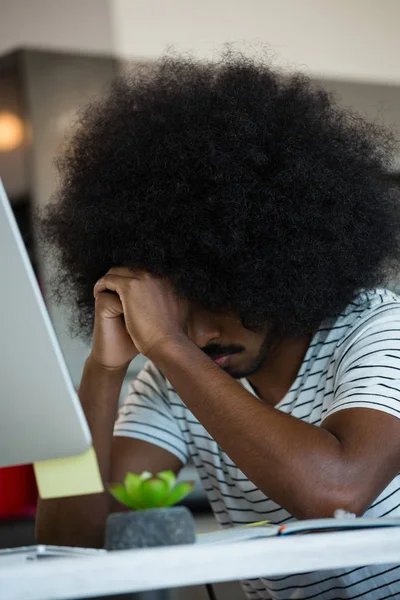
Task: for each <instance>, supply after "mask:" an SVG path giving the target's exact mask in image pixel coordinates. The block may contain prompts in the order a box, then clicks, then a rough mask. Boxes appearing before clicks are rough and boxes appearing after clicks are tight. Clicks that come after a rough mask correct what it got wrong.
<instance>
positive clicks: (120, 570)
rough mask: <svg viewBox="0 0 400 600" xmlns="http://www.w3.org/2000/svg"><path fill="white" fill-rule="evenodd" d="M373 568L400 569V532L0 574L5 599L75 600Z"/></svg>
mask: <svg viewBox="0 0 400 600" xmlns="http://www.w3.org/2000/svg"><path fill="white" fill-rule="evenodd" d="M373 563H381V564H382V563H383V564H384V563H389V564H390V563H400V528H399V529H394V528H393V529H390V528H388V529H376V530H370V531H352V532H340V533H328V534H327V533H324V534H313V535H307V536H299V535H297V536H293V537H290V536H288V537H281V538H269V539H263V540H254V541H247V542H240V543H237V544H224V545H214V546H206V545H198V546H196V545H193V546H175V547H169V548H156V549H148V550H129V551H125V552H113V553H110V554H107V555H99V556H96V557H89V558H68V559H64V558H63V559H49V560H43V561H39V562H34V563H26V562H24V563H23V564H21V562H19V563H18V564H15V565H12V566H8V567H5V568H2V569H0V598H1V600H21V599H23V600H71V599H74V598H85V597H90V596H101V595H110V594H122V593H129V592H139V591H144V590H151V589H161V588H174V587H180V586H188V585H198V584H203V583H207V582H209V583H213V582H219V581H233V580H238V579H246V578H252V577H260V576H267V575H284V574H289V573H301V572H306V571H315V570H319V569H329V568H341V567H356V566H361V565H368V564H373Z"/></svg>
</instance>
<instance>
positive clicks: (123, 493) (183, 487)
mask: <svg viewBox="0 0 400 600" xmlns="http://www.w3.org/2000/svg"><path fill="white" fill-rule="evenodd" d="M194 486H195V482H194V481H182V482H181V483H178V484H177V483H176V476H175V473H173V472H172V471H161V472H160V473H157V474H155V475H153V474H152V473H149V472H148V471H144V472H143V473H141V474H140V475H139V474H137V473H127V474H126V476H125V480H124V483H123V484H122V483H113V484H112V485H110V488H109V489H110V493H111V494H112V496H113V497H114V498H115V499H116V500H118V502H120V503H121V504H125V506H128V507H129V508H130V509H132V510H147V509H149V508H165V507H168V506H173V505H174V504H177V503H178V502H180V501H181V500H183V498H185V497H186V496H187V495H188V494H189V493H190V492H191V491H192V489H193V488H194Z"/></svg>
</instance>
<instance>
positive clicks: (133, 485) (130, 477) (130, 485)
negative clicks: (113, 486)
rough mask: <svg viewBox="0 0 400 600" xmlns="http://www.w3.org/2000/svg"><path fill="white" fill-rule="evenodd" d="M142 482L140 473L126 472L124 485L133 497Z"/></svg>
mask: <svg viewBox="0 0 400 600" xmlns="http://www.w3.org/2000/svg"><path fill="white" fill-rule="evenodd" d="M141 483H142V480H141V478H140V475H136V473H127V474H126V476H125V480H124V485H125V488H126V491H127V492H128V494H129V496H132V497H133V498H134V497H135V496H136V494H137V491H138V489H139V487H140V484H141Z"/></svg>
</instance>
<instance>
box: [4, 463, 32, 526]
mask: <svg viewBox="0 0 400 600" xmlns="http://www.w3.org/2000/svg"><path fill="white" fill-rule="evenodd" d="M36 502H37V487H36V480H35V475H34V472H33V467H32V465H21V466H18V467H4V468H2V469H0V519H7V518H10V517H25V516H30V515H33V514H34V512H35V508H36Z"/></svg>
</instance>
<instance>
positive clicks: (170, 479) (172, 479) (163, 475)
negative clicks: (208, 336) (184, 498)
mask: <svg viewBox="0 0 400 600" xmlns="http://www.w3.org/2000/svg"><path fill="white" fill-rule="evenodd" d="M157 477H158V478H159V479H162V480H163V481H165V482H166V483H167V484H168V493H169V492H172V490H173V489H174V485H175V483H176V475H175V473H174V472H173V471H160V473H157Z"/></svg>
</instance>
